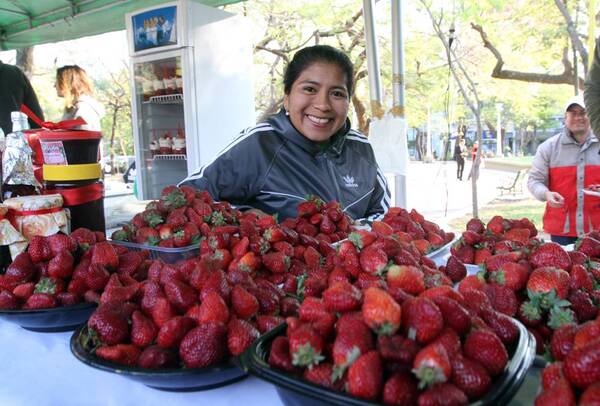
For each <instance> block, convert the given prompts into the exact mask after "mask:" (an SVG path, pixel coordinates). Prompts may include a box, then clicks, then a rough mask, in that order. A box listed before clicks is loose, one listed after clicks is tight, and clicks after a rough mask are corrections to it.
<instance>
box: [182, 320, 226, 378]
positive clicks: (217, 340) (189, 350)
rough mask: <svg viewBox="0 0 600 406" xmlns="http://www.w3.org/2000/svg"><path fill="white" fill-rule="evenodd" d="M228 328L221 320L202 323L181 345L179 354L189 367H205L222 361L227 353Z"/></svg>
mask: <svg viewBox="0 0 600 406" xmlns="http://www.w3.org/2000/svg"><path fill="white" fill-rule="evenodd" d="M226 342H227V329H226V327H225V326H224V325H223V324H222V323H219V322H213V321H209V322H205V323H200V324H199V325H198V327H196V328H194V329H192V330H190V331H189V332H188V333H187V334H186V335H185V337H184V338H183V340H181V344H180V345H179V356H180V357H181V360H182V361H183V363H184V365H185V366H186V367H187V368H204V367H207V366H210V365H215V364H217V363H218V362H220V361H221V360H222V359H223V358H224V357H225V355H226V353H227V347H226V345H225V343H226Z"/></svg>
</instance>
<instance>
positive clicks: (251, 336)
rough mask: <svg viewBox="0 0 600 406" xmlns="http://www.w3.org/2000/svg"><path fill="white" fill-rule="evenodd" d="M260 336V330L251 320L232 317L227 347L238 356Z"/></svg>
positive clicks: (228, 330) (228, 329) (228, 326)
mask: <svg viewBox="0 0 600 406" xmlns="http://www.w3.org/2000/svg"><path fill="white" fill-rule="evenodd" d="M259 336H260V332H259V331H258V330H257V329H256V327H254V326H253V325H252V324H251V323H250V322H248V321H246V320H242V319H237V318H232V319H231V320H230V321H229V324H228V325H227V348H228V349H229V352H230V353H231V354H232V355H233V356H238V355H240V354H241V353H243V352H244V351H246V350H247V349H248V348H249V347H250V346H251V345H252V343H253V342H254V340H256V339H257V338H258V337H259Z"/></svg>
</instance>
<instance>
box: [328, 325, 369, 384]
mask: <svg viewBox="0 0 600 406" xmlns="http://www.w3.org/2000/svg"><path fill="white" fill-rule="evenodd" d="M372 349H373V337H372V335H371V331H370V330H369V327H368V326H367V325H366V324H365V323H364V322H363V321H362V319H361V318H352V319H350V320H348V321H347V322H346V326H345V327H344V328H343V329H340V330H339V333H338V335H337V337H336V338H335V341H334V343H333V349H332V358H333V363H334V365H335V368H334V370H333V380H334V381H335V380H338V379H340V378H342V376H343V375H344V372H345V371H346V369H347V368H348V367H349V366H350V365H352V364H353V363H354V362H355V361H356V360H357V359H358V357H359V356H360V355H362V354H366V353H367V352H368V351H370V350H372Z"/></svg>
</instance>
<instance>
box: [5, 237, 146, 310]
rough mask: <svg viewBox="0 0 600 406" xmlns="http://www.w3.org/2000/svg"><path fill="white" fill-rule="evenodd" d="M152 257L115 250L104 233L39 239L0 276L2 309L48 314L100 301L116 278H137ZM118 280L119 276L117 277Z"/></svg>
mask: <svg viewBox="0 0 600 406" xmlns="http://www.w3.org/2000/svg"><path fill="white" fill-rule="evenodd" d="M146 257H147V252H146V253H145V252H128V251H127V250H126V249H122V248H121V249H120V250H116V249H115V248H114V247H113V246H112V245H111V244H110V243H108V242H107V241H105V237H104V233H101V232H92V231H90V230H88V229H86V228H79V229H77V230H75V231H73V233H72V234H71V235H65V234H60V233H59V234H54V235H51V236H48V237H42V236H35V237H33V238H32V239H31V241H30V243H29V246H28V248H27V250H26V251H24V252H22V253H21V254H19V255H18V256H17V257H16V258H15V259H14V261H13V262H12V263H11V264H10V265H9V266H8V268H7V269H6V272H5V273H4V274H3V275H0V309H6V310H15V309H43V308H52V307H57V306H68V305H73V304H76V303H80V302H83V301H85V302H97V301H99V299H100V295H101V294H102V292H103V291H104V288H105V286H106V285H107V283H109V279H110V278H111V274H112V273H114V272H116V273H118V274H128V275H133V274H135V273H136V272H138V271H139V270H140V269H142V268H143V267H144V263H145V259H146ZM114 276H115V277H116V274H114Z"/></svg>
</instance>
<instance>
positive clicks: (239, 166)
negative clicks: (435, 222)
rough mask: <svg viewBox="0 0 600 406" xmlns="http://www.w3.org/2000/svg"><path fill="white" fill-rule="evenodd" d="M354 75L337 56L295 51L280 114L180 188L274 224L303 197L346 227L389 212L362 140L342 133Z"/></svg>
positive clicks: (318, 49) (326, 50)
mask: <svg viewBox="0 0 600 406" xmlns="http://www.w3.org/2000/svg"><path fill="white" fill-rule="evenodd" d="M353 78H354V68H353V66H352V63H351V62H350V60H349V59H348V57H347V56H346V55H345V54H344V53H342V52H341V51H339V50H337V49H335V48H332V47H330V46H326V45H316V46H312V47H307V48H304V49H302V50H300V51H298V52H297V53H296V54H295V55H294V58H293V59H292V61H291V62H290V63H289V65H288V66H287V68H286V72H285V75H284V80H283V82H284V103H283V106H284V108H283V109H282V110H281V111H280V112H279V113H278V114H275V115H273V116H271V117H270V118H268V119H267V120H266V121H265V122H263V123H259V124H257V125H256V126H255V127H252V128H249V129H246V130H245V131H242V133H241V135H240V136H239V137H238V138H236V139H235V140H234V141H233V142H232V143H231V144H229V145H228V146H227V147H226V148H225V149H224V150H223V151H222V152H221V153H220V154H218V155H217V156H216V157H215V158H214V159H213V160H212V161H211V162H209V163H208V164H206V165H204V166H202V167H201V168H199V169H198V170H197V171H195V172H194V173H192V175H190V176H189V177H188V178H187V179H185V180H184V181H182V182H181V183H180V185H182V184H183V185H190V186H192V187H196V188H198V189H201V190H207V191H208V192H209V193H210V194H211V196H212V197H213V198H214V199H217V200H227V201H229V202H230V203H232V204H234V205H236V206H238V207H240V206H241V207H246V208H255V209H259V210H260V211H263V212H265V213H268V214H273V213H279V219H280V220H283V219H285V218H288V217H295V216H296V215H297V206H298V204H299V203H300V202H302V201H304V200H305V199H306V198H307V197H308V196H309V195H314V196H318V197H320V198H322V199H323V200H325V201H330V200H336V201H338V202H340V203H341V206H342V207H343V208H344V211H345V212H346V214H348V215H349V216H350V217H352V218H353V219H362V218H368V219H370V220H372V219H374V218H376V217H378V216H380V215H382V214H384V213H385V212H386V211H387V209H388V208H389V207H390V194H389V191H388V188H387V183H386V180H385V177H384V175H383V173H382V171H381V170H380V169H379V167H378V165H377V162H376V161H375V155H374V153H373V149H372V147H371V145H370V144H369V141H368V140H367V138H366V137H365V136H364V135H362V134H360V133H359V132H357V131H355V130H353V129H351V128H350V121H349V119H348V108H349V105H350V98H351V96H352V92H353V90H354V83H353Z"/></svg>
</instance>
